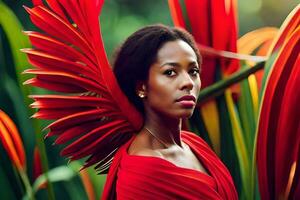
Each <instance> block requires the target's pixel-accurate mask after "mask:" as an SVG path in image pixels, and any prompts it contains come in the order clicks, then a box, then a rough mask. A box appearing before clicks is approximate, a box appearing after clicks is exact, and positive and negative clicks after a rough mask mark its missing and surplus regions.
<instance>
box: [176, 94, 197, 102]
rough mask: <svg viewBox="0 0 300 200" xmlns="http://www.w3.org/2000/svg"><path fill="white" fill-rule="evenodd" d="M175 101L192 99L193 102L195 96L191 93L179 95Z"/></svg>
mask: <svg viewBox="0 0 300 200" xmlns="http://www.w3.org/2000/svg"><path fill="white" fill-rule="evenodd" d="M176 101H177V102H180V101H193V102H196V98H195V97H194V96H193V95H185V96H182V97H180V98H179V99H177V100H176Z"/></svg>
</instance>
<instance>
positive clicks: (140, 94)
mask: <svg viewBox="0 0 300 200" xmlns="http://www.w3.org/2000/svg"><path fill="white" fill-rule="evenodd" d="M138 96H139V97H140V98H142V99H143V98H145V97H146V95H145V93H144V92H143V91H139V93H138Z"/></svg>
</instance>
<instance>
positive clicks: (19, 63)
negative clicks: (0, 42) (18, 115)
mask: <svg viewBox="0 0 300 200" xmlns="http://www.w3.org/2000/svg"><path fill="white" fill-rule="evenodd" d="M0 26H1V27H2V29H3V30H4V33H5V34H6V36H7V39H8V43H9V45H10V50H11V53H12V57H13V60H14V65H15V68H16V75H17V78H18V85H19V87H20V89H21V91H22V93H23V96H24V102H25V105H26V106H27V108H28V113H30V114H33V111H32V110H31V109H29V107H28V106H29V104H30V101H29V99H28V98H27V96H28V95H29V94H31V91H30V88H29V87H27V86H24V85H23V82H24V81H25V80H27V79H28V77H26V76H24V75H21V73H22V72H23V71H24V70H25V69H27V68H28V66H29V64H28V61H27V58H26V55H25V54H23V53H21V52H20V49H22V48H25V47H29V46H30V44H29V41H28V38H27V37H26V36H24V35H23V34H22V29H23V28H22V25H21V23H20V22H19V20H18V18H17V17H16V16H15V15H14V13H13V12H12V11H11V10H10V9H9V8H8V7H7V6H6V5H5V4H4V3H2V1H0ZM33 124H34V129H35V133H36V134H35V136H36V141H37V143H38V147H39V149H40V152H41V157H42V163H43V169H44V171H48V161H47V155H46V151H45V144H44V142H43V137H42V135H41V134H39V133H40V130H41V128H40V125H39V122H38V121H36V120H35V121H33ZM48 193H49V198H50V199H54V193H53V188H52V184H48Z"/></svg>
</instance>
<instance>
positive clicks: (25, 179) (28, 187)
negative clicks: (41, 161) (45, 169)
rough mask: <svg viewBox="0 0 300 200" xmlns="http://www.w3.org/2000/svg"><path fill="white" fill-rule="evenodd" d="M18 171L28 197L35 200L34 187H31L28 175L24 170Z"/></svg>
mask: <svg viewBox="0 0 300 200" xmlns="http://www.w3.org/2000/svg"><path fill="white" fill-rule="evenodd" d="M18 171H19V174H20V176H21V179H22V181H23V183H24V186H25V190H26V195H27V197H28V198H29V199H31V200H35V197H34V193H33V190H32V187H31V185H30V182H29V179H28V176H27V174H26V173H25V172H24V170H23V169H19V170H18Z"/></svg>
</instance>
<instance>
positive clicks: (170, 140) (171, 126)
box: [144, 113, 182, 148]
mask: <svg viewBox="0 0 300 200" xmlns="http://www.w3.org/2000/svg"><path fill="white" fill-rule="evenodd" d="M146 116H147V117H146V120H145V124H144V129H145V130H146V132H148V135H149V137H151V138H152V141H153V144H154V145H155V146H156V147H157V148H169V147H171V146H174V145H177V146H179V147H182V141H181V136H180V132H181V122H182V120H181V119H173V118H169V117H166V116H161V115H158V114H155V113H151V114H150V113H147V115H146ZM154 141H155V142H154Z"/></svg>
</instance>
